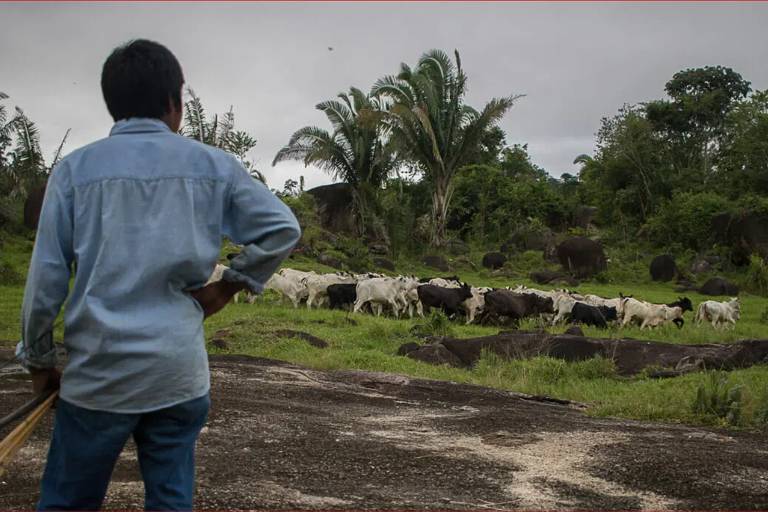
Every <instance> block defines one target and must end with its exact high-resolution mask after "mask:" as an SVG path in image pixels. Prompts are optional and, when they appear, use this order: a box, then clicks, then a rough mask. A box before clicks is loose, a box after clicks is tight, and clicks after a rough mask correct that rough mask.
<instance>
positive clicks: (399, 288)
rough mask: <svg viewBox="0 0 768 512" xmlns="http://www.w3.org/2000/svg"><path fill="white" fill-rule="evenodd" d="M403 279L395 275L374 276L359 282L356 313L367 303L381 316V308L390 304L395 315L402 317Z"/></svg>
mask: <svg viewBox="0 0 768 512" xmlns="http://www.w3.org/2000/svg"><path fill="white" fill-rule="evenodd" d="M403 291H404V287H403V281H402V280H400V279H396V278H393V277H374V278H372V279H366V280H364V281H360V282H359V283H357V286H356V288H355V293H356V294H357V298H356V299H355V306H354V308H353V309H352V311H353V312H354V313H357V312H358V311H360V309H361V308H362V307H363V306H364V305H365V304H370V305H371V308H373V309H375V310H376V315H377V316H381V308H382V306H384V305H387V306H390V307H391V308H392V312H393V313H394V314H395V317H397V318H400V310H401V309H402V304H403V300H404V299H403V298H402V296H403Z"/></svg>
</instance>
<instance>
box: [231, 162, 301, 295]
mask: <svg viewBox="0 0 768 512" xmlns="http://www.w3.org/2000/svg"><path fill="white" fill-rule="evenodd" d="M232 161H233V163H234V164H235V165H236V166H237V168H236V169H235V170H234V178H233V181H232V188H231V192H230V200H229V204H228V208H227V211H225V215H224V234H225V235H226V236H227V237H229V239H230V240H232V241H233V242H235V243H237V244H240V245H243V246H244V247H243V250H242V251H241V252H240V254H239V255H237V256H236V257H235V258H233V259H232V260H231V261H230V268H229V269H227V270H226V271H224V276H223V279H224V280H226V281H233V282H240V283H244V284H245V285H246V286H248V288H250V289H251V291H252V292H254V293H261V292H262V290H263V289H264V284H265V283H266V282H267V280H268V279H269V277H270V276H271V275H272V274H273V273H274V272H275V270H277V267H278V266H280V263H281V262H282V261H283V260H284V259H285V258H286V257H287V256H288V255H289V254H290V252H291V249H293V247H294V246H295V245H296V243H297V242H298V241H299V238H300V237H301V228H300V227H299V223H298V221H297V220H296V217H295V216H294V215H293V212H292V211H291V209H290V208H288V206H287V205H286V204H285V203H283V202H282V201H281V200H280V199H278V198H277V197H276V196H275V195H274V194H273V193H272V192H270V191H269V189H268V188H267V187H266V186H265V185H264V184H263V183H261V182H260V181H257V180H255V179H253V178H252V177H251V176H250V175H249V174H248V172H247V171H246V170H245V169H244V168H243V167H242V165H240V164H239V162H237V161H236V160H234V159H232Z"/></svg>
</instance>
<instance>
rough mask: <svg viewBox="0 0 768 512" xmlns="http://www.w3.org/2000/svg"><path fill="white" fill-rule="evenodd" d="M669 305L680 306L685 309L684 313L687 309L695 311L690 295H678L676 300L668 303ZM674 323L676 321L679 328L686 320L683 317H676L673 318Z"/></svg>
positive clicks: (672, 306) (671, 306)
mask: <svg viewBox="0 0 768 512" xmlns="http://www.w3.org/2000/svg"><path fill="white" fill-rule="evenodd" d="M667 306H669V307H670V308H680V309H682V310H683V313H685V312H686V311H693V303H692V302H691V299H689V298H688V297H678V298H677V300H676V301H675V302H670V303H669V304H667ZM672 323H674V324H675V325H676V326H677V328H678V329H682V328H683V325H684V324H685V320H683V319H682V318H675V319H674V320H672Z"/></svg>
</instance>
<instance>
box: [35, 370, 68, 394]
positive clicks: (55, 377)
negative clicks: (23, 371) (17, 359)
mask: <svg viewBox="0 0 768 512" xmlns="http://www.w3.org/2000/svg"><path fill="white" fill-rule="evenodd" d="M29 373H30V374H31V375H32V392H33V393H34V394H35V395H40V394H42V393H44V392H46V391H52V390H57V389H59V384H60V382H61V372H60V371H59V370H57V369H56V368H42V369H39V368H32V369H30V370H29Z"/></svg>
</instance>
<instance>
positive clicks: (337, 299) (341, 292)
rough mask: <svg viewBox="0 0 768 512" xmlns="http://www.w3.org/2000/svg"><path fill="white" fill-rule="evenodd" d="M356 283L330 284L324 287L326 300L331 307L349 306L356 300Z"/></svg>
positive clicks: (341, 307)
mask: <svg viewBox="0 0 768 512" xmlns="http://www.w3.org/2000/svg"><path fill="white" fill-rule="evenodd" d="M356 288H357V285H356V284H332V285H329V286H328V288H327V289H326V290H327V292H328V300H329V301H330V303H331V309H336V308H339V309H343V308H344V307H345V306H350V305H352V304H354V303H355V300H357V290H356Z"/></svg>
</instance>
